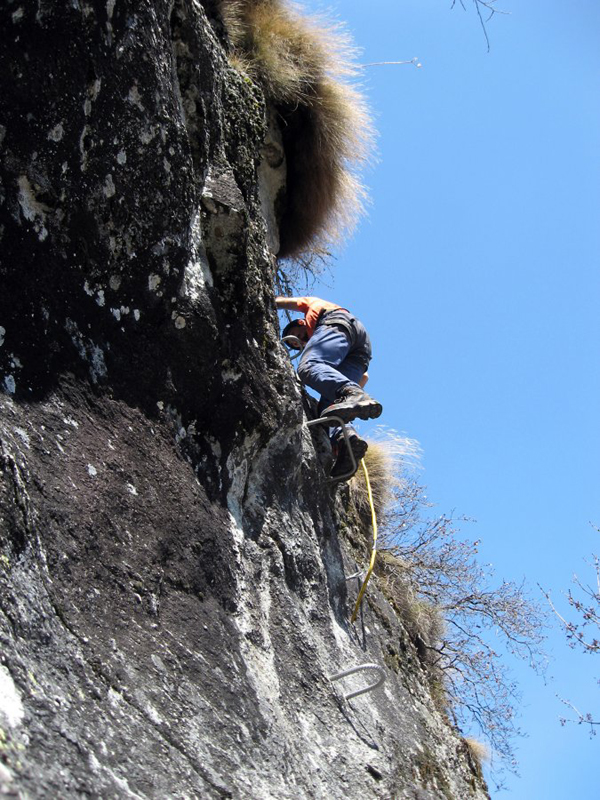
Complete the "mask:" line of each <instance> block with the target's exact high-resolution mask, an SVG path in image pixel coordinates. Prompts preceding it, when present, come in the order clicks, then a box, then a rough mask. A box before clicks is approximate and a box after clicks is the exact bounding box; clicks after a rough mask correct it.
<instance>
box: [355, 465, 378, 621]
mask: <svg viewBox="0 0 600 800" xmlns="http://www.w3.org/2000/svg"><path fill="white" fill-rule="evenodd" d="M360 463H361V466H362V468H363V472H364V473H365V482H366V484H367V495H368V497H369V505H370V506H371V522H372V524H373V549H372V550H371V561H370V563H369V569H368V570H367V575H366V577H365V579H364V581H363V585H362V586H361V587H360V592H359V593H358V597H357V598H356V603H355V604H354V611H353V612H352V616H351V617H350V622H356V617H357V616H358V611H359V609H360V605H361V603H362V600H363V597H364V594H365V592H366V590H367V584H368V582H369V578H370V577H371V573H372V572H373V569H374V567H375V556H376V555H377V515H376V514H375V506H374V504H373V492H372V491H371V482H370V481H369V471H368V470H367V465H366V464H365V460H364V458H363V459H361V462H360Z"/></svg>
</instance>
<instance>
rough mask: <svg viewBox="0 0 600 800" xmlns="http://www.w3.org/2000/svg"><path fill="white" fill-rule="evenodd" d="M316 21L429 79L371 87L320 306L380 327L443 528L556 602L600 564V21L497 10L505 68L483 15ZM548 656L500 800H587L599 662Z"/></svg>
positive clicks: (520, 670)
mask: <svg viewBox="0 0 600 800" xmlns="http://www.w3.org/2000/svg"><path fill="white" fill-rule="evenodd" d="M303 5H304V7H305V8H306V9H310V10H314V9H319V10H326V9H329V10H331V11H332V12H333V13H334V15H335V16H337V17H338V18H339V19H341V20H344V21H345V22H346V23H347V26H348V28H349V29H350V31H351V32H352V34H353V36H354V39H355V41H356V43H357V44H358V45H359V46H360V47H361V48H362V50H363V55H362V57H361V60H362V61H363V62H365V63H367V62H373V61H385V60H393V61H397V60H403V59H410V58H412V57H413V56H418V58H419V60H420V61H421V63H422V64H423V67H422V68H421V69H416V68H414V67H412V66H385V67H371V68H367V69H366V70H365V88H366V92H367V94H368V97H369V99H370V103H371V106H372V109H373V112H374V115H375V120H376V126H377V129H378V131H379V139H378V150H379V153H378V158H379V160H378V163H377V164H376V165H375V167H373V168H372V169H370V170H369V172H368V173H367V174H366V181H367V183H368V185H369V188H370V194H371V199H372V204H371V207H370V209H369V214H368V217H367V218H365V219H364V220H363V221H362V223H361V225H360V227H359V229H358V231H357V233H356V234H355V236H354V237H353V238H352V240H351V241H349V243H348V244H347V246H346V247H345V248H344V249H343V250H342V251H341V252H340V253H339V254H338V259H337V262H336V265H335V268H334V273H333V277H332V278H331V280H328V284H329V285H328V286H318V287H316V288H315V290H314V293H315V294H321V295H322V296H324V297H327V298H329V299H332V300H335V301H336V302H338V303H340V304H342V305H345V306H348V307H349V308H351V309H352V310H353V311H354V312H355V313H356V314H357V315H358V316H359V317H360V318H361V319H362V320H363V322H364V323H365V324H366V325H367V328H368V329H369V331H370V333H371V337H372V339H373V343H374V353H375V357H374V360H373V362H372V365H371V369H370V375H371V381H370V383H369V390H370V393H371V394H373V395H374V396H375V397H377V399H379V400H381V402H382V403H383V404H384V415H383V417H382V421H384V422H385V424H386V425H388V426H389V427H391V428H394V429H396V430H399V431H403V432H405V433H406V434H407V435H408V436H410V437H412V438H415V439H417V440H418V441H419V442H420V443H421V446H422V448H423V451H424V456H423V471H422V474H421V479H422V481H423V483H424V484H425V485H426V486H427V489H428V496H429V498H430V499H431V500H432V501H433V502H435V503H436V506H437V508H439V511H440V513H442V512H448V511H451V510H453V509H455V510H456V513H458V514H465V515H467V516H469V517H472V518H474V519H476V520H477V522H476V524H475V525H470V526H468V527H467V528H465V529H464V533H465V535H467V536H472V537H473V538H481V539H482V540H483V544H482V548H481V554H482V560H483V561H486V562H492V563H493V564H494V567H495V570H496V574H497V577H498V579H499V580H500V579H506V580H512V581H519V580H521V579H522V578H525V579H526V580H527V581H528V583H529V585H530V586H531V587H532V591H533V592H535V591H537V589H536V586H537V584H541V585H543V586H544V587H545V588H546V589H548V590H550V591H551V592H552V594H553V596H554V597H555V598H556V599H557V601H558V602H560V598H561V592H563V591H566V590H567V589H568V588H569V585H570V581H571V576H572V574H573V573H574V572H577V573H578V574H580V575H581V576H582V577H584V576H586V575H589V576H590V577H591V569H590V568H586V565H585V563H584V558H585V557H587V556H589V555H590V554H591V553H592V552H593V551H596V552H600V534H598V533H597V532H595V530H594V529H593V528H592V526H591V525H590V523H595V524H596V525H600V491H599V478H600V463H599V453H600V415H599V414H598V398H599V397H600V377H599V370H598V356H599V351H600V322H599V318H600V314H599V299H600V270H599V269H598V267H599V266H600V265H599V261H600V226H599V224H598V223H599V216H600V214H599V212H600V202H599V199H600V198H599V193H600V188H599V187H600V151H599V145H600V102H599V91H598V90H599V88H600V87H599V78H600V46H599V45H600V41H599V39H600V4H599V3H598V2H597V0H571V2H569V3H567V2H564V0H563V2H548V0H545V1H543V0H528V2H518V1H517V0H498V8H499V9H502V10H505V11H507V12H510V14H509V15H506V16H500V15H497V16H496V17H494V19H492V20H491V22H490V23H489V25H488V34H489V38H490V44H491V49H490V52H489V53H488V52H487V49H486V42H485V39H484V37H483V34H482V31H481V28H480V27H479V23H478V20H477V17H476V14H475V9H474V6H473V5H472V2H471V0H465V6H466V11H463V10H462V9H461V8H460V6H458V7H456V8H455V9H454V10H451V9H450V5H451V2H450V0H448V2H442V0H393V1H392V0H376V2H371V3H365V2H364V0H343V2H342V0H337V1H336V0H334V2H332V3H326V2H319V1H318V0H311V2H304V3H303ZM548 650H549V654H550V656H551V657H552V660H551V663H550V668H549V672H548V679H547V681H546V683H544V681H542V680H541V679H540V678H538V677H537V676H535V675H534V674H533V673H531V672H530V670H529V669H528V668H527V667H525V666H524V665H521V664H520V663H519V662H515V664H514V673H515V676H516V678H517V680H518V681H519V683H520V685H521V688H522V691H523V706H522V709H521V711H522V715H521V718H520V725H521V728H522V729H523V730H524V731H525V732H526V733H527V738H524V739H522V740H519V741H518V742H517V746H518V758H519V761H520V773H521V777H520V778H519V779H517V778H509V780H508V791H507V792H504V793H502V795H498V796H505V797H506V796H510V797H511V798H515V799H518V800H536V799H537V798H540V800H567V798H569V799H570V798H573V797H577V798H578V800H587V799H588V798H589V799H590V800H591V799H592V798H596V797H597V796H598V788H597V767H596V764H597V763H598V761H599V759H600V749H599V748H600V738H596V740H592V741H590V740H589V738H588V736H587V734H586V732H585V731H584V730H583V729H582V728H580V727H576V726H571V727H566V728H562V727H561V726H560V724H559V721H558V718H559V716H561V714H562V713H563V711H564V709H563V707H562V706H561V704H560V702H559V701H558V700H557V699H556V695H557V694H558V695H561V696H563V697H566V698H569V699H570V700H572V701H573V702H574V703H575V704H576V705H578V706H579V707H582V708H583V709H585V710H592V711H596V713H597V714H598V715H599V716H600V690H599V688H598V686H597V685H596V682H595V679H594V676H597V677H599V678H600V655H598V656H596V658H595V659H594V658H593V657H589V656H588V657H586V656H584V655H580V654H578V653H575V652H572V651H570V650H569V649H568V647H567V646H566V644H565V642H564V638H563V636H562V634H561V633H560V632H559V631H558V630H554V631H551V634H550V640H549V644H548ZM492 789H493V787H492ZM492 794H493V796H496V793H495V791H492Z"/></svg>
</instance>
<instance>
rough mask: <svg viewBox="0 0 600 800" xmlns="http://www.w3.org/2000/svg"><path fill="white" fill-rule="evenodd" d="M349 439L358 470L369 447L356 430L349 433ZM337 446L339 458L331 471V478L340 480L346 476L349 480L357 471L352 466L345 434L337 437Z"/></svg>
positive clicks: (345, 478)
mask: <svg viewBox="0 0 600 800" xmlns="http://www.w3.org/2000/svg"><path fill="white" fill-rule="evenodd" d="M348 438H349V439H350V448H351V450H352V453H353V454H354V458H355V459H356V469H358V467H359V465H360V462H361V459H362V458H364V456H365V453H366V452H367V450H368V448H369V445H368V444H367V443H366V442H365V440H364V439H361V438H360V436H359V435H358V433H356V431H354V430H351V431H348ZM336 445H337V452H338V457H337V459H336V462H335V464H334V466H333V469H332V470H331V475H330V477H331V478H338V477H340V476H341V475H344V476H345V477H344V480H349V479H350V478H351V477H352V476H353V475H354V474H355V473H356V469H354V467H353V465H352V459H351V458H350V453H349V452H348V445H347V444H346V440H345V438H344V434H343V433H342V432H341V431H340V433H339V434H338V435H337V436H336V440H335V442H334V446H336Z"/></svg>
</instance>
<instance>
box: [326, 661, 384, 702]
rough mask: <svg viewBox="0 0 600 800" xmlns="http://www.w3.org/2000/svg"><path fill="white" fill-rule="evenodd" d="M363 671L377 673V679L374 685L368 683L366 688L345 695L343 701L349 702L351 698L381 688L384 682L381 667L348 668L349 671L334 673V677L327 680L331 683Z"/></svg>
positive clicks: (364, 665)
mask: <svg viewBox="0 0 600 800" xmlns="http://www.w3.org/2000/svg"><path fill="white" fill-rule="evenodd" d="M363 670H374V671H375V672H377V673H378V675H379V677H378V678H377V680H376V681H375V683H370V684H369V685H368V686H364V687H363V688H362V689H357V690H356V691H354V692H349V693H348V694H345V695H344V700H351V699H352V698H353V697H358V696H359V694H366V692H372V691H373V689H377V687H378V686H381V684H382V683H383V682H384V680H385V672H384V671H383V667H380V666H379V664H360V665H359V666H358V667H350V668H349V669H344V670H342V672H336V674H335V675H332V676H331V677H330V678H329V680H330V681H331V682H332V683H333V681H339V680H340V678H345V677H346V676H347V675H353V674H354V673H355V672H362V671H363Z"/></svg>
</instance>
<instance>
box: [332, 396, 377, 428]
mask: <svg viewBox="0 0 600 800" xmlns="http://www.w3.org/2000/svg"><path fill="white" fill-rule="evenodd" d="M382 411H383V406H382V405H381V403H378V402H377V400H373V399H372V398H370V397H365V398H364V399H360V400H341V401H339V402H337V403H332V405H330V406H327V408H326V409H325V410H324V411H323V412H322V414H321V416H322V417H339V418H340V419H341V420H342V422H344V423H346V422H352V420H353V419H356V418H357V417H358V418H359V419H377V417H379V416H381V412H382Z"/></svg>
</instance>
